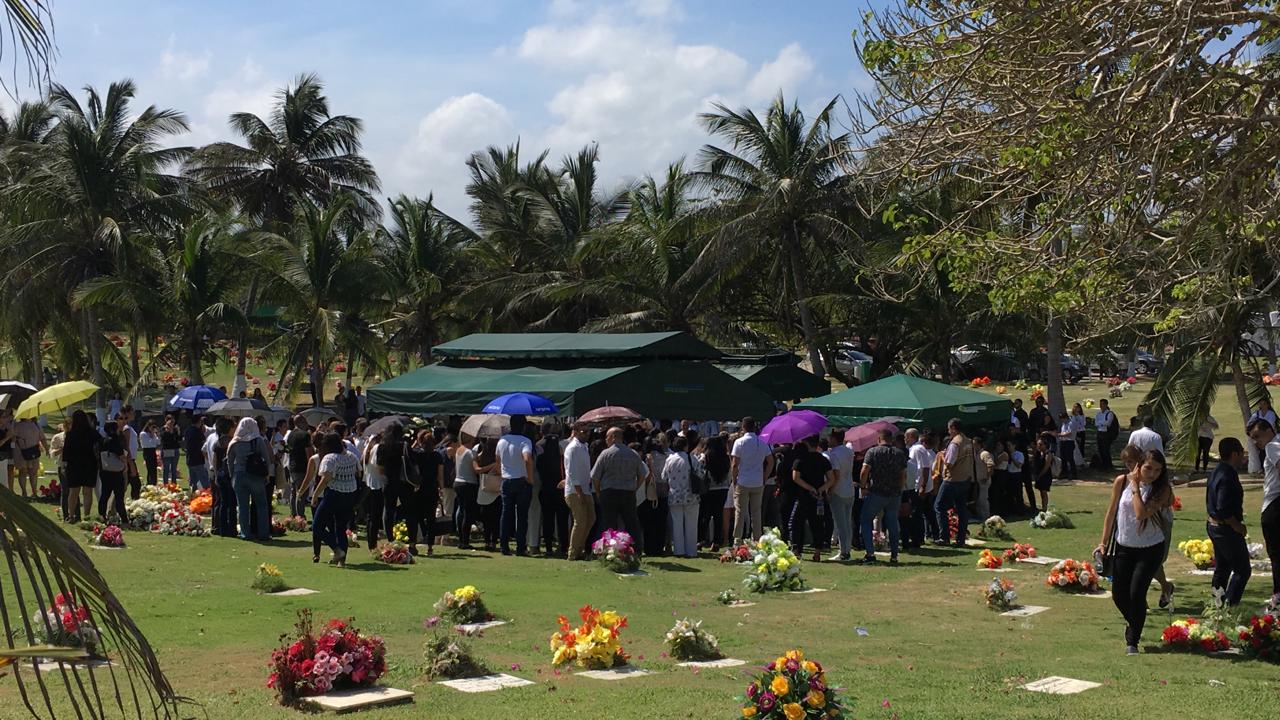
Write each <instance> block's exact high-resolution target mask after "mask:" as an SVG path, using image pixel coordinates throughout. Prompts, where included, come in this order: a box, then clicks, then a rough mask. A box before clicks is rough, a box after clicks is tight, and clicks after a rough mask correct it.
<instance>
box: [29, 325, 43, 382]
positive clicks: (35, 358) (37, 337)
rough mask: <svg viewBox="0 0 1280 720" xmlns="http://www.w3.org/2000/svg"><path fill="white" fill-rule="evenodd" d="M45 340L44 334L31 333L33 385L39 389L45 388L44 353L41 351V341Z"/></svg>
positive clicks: (34, 331) (33, 331) (36, 331)
mask: <svg viewBox="0 0 1280 720" xmlns="http://www.w3.org/2000/svg"><path fill="white" fill-rule="evenodd" d="M43 339H44V333H43V332H41V331H39V330H32V331H31V384H32V385H35V386H36V387H37V388H42V387H44V353H43V352H41V350H40V341H41V340H43Z"/></svg>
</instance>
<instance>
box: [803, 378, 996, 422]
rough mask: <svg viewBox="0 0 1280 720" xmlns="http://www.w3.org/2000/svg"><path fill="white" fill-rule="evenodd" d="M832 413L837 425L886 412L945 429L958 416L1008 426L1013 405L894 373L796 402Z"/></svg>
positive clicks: (986, 396)
mask: <svg viewBox="0 0 1280 720" xmlns="http://www.w3.org/2000/svg"><path fill="white" fill-rule="evenodd" d="M796 407H798V408H804V409H806V410H813V411H815V412H819V413H822V414H823V415H826V416H827V419H828V420H830V421H831V424H832V425H837V426H848V425H859V424H861V423H865V422H870V421H871V420H876V419H879V418H882V417H887V416H897V417H901V418H903V423H905V424H910V425H922V426H925V427H930V428H934V429H938V430H941V429H942V428H945V427H946V424H947V420H949V419H951V418H953V417H955V418H960V420H961V421H962V422H964V423H965V424H966V425H970V426H989V425H1004V424H1008V422H1009V414H1010V413H1011V412H1012V411H1013V403H1011V402H1010V401H1009V400H1007V399H1005V398H1002V397H996V396H994V395H988V394H987V393H983V392H978V391H977V390H970V389H968V388H962V387H956V386H954V385H945V384H943V383H938V382H934V381H932V380H925V379H924V378H918V377H913V376H910V375H893V376H891V377H887V378H884V379H882V380H876V381H875V382H871V383H867V384H865V385H858V386H857V387H851V388H849V389H848V390H841V391H840V392H838V393H833V394H831V395H827V396H826V397H820V398H814V399H812V400H808V401H806V402H802V403H800V404H798V405H796Z"/></svg>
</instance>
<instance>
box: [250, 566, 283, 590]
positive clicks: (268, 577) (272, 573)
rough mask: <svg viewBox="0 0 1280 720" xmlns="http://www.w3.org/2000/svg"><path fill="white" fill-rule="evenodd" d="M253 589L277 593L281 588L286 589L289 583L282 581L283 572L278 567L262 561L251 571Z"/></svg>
mask: <svg viewBox="0 0 1280 720" xmlns="http://www.w3.org/2000/svg"><path fill="white" fill-rule="evenodd" d="M251 587H253V589H254V590H257V591H258V592H263V593H277V592H280V591H281V590H288V589H289V585H288V584H287V583H285V581H284V573H282V572H280V568H278V567H276V566H275V565H273V564H271V563H262V564H261V565H259V566H258V569H257V570H255V571H254V573H253V585H252V586H251Z"/></svg>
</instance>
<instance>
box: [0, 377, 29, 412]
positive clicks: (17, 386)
mask: <svg viewBox="0 0 1280 720" xmlns="http://www.w3.org/2000/svg"><path fill="white" fill-rule="evenodd" d="M35 394H36V386H35V385H28V384H27V383H24V382H20V381H18V380H0V395H2V396H3V397H4V399H3V401H2V402H0V408H17V407H18V406H19V405H21V404H22V401H23V400H26V399H27V398H29V397H31V396H32V395H35Z"/></svg>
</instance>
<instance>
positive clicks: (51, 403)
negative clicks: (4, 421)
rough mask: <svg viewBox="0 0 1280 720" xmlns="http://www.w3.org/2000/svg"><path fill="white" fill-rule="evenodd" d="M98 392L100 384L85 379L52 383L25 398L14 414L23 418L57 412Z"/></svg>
mask: <svg viewBox="0 0 1280 720" xmlns="http://www.w3.org/2000/svg"><path fill="white" fill-rule="evenodd" d="M96 392H98V386H97V385H94V384H93V383H91V382H87V381H85V380H72V381H71V382H64V383H58V384H57V385H50V386H49V387H47V388H45V389H43V390H40V391H39V392H37V393H36V394H34V395H32V396H31V397H29V398H27V399H26V400H23V401H22V404H21V405H19V406H18V409H17V410H16V411H15V412H14V413H13V416H14V417H15V418H18V419H20V420H21V419H22V418H33V417H38V416H40V415H44V414H45V413H51V412H57V411H58V410H61V409H63V408H65V407H68V406H71V405H75V404H76V403H78V402H81V401H82V400H87V399H88V398H90V397H93V394H94V393H96Z"/></svg>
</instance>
